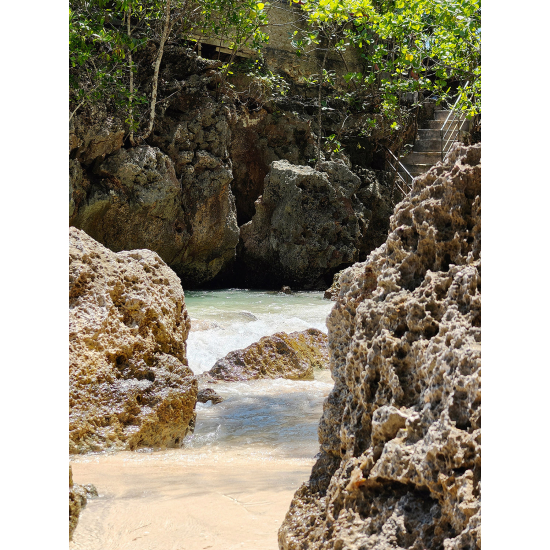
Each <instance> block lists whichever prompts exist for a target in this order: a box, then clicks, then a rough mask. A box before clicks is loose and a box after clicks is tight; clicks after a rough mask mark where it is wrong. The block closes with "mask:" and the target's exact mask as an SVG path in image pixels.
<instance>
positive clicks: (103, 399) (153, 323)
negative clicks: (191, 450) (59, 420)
mask: <svg viewBox="0 0 550 550" xmlns="http://www.w3.org/2000/svg"><path fill="white" fill-rule="evenodd" d="M69 244H70V248H69V360H70V364H69V380H70V393H69V405H70V421H69V452H71V453H85V452H90V451H101V450H105V449H113V450H121V449H135V448H137V447H139V446H150V447H174V446H178V445H179V444H180V443H181V441H182V439H183V438H184V437H185V434H186V433H187V432H189V431H192V429H193V427H194V423H195V410H194V409H195V403H196V397H197V380H196V378H195V377H194V376H193V373H192V371H191V369H189V367H188V366H187V358H186V339H187V335H188V333H189V328H190V322H189V317H188V314H187V310H186V308H185V300H184V295H183V290H182V288H181V284H180V282H179V280H178V278H177V276H176V274H175V273H174V272H173V271H172V270H171V269H169V268H168V267H167V266H166V264H165V263H164V262H163V261H162V260H161V259H160V257H159V256H158V255H157V254H156V253H155V252H151V251H150V250H132V251H130V252H119V253H118V254H117V253H114V252H111V251H110V250H108V249H106V248H105V247H103V246H102V245H101V244H99V243H97V242H96V241H94V240H93V239H92V238H91V237H89V236H88V235H86V233H84V232H83V231H80V230H78V229H75V228H70V229H69Z"/></svg>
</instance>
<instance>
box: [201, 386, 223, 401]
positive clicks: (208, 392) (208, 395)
mask: <svg viewBox="0 0 550 550" xmlns="http://www.w3.org/2000/svg"><path fill="white" fill-rule="evenodd" d="M197 401H199V402H200V403H207V402H208V401H212V404H213V405H216V404H217V403H221V402H222V401H223V397H221V396H220V395H218V394H217V393H216V392H215V391H214V390H213V389H212V388H204V389H202V390H199V393H198V394H197Z"/></svg>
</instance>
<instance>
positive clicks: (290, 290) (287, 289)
mask: <svg viewBox="0 0 550 550" xmlns="http://www.w3.org/2000/svg"><path fill="white" fill-rule="evenodd" d="M281 292H282V293H284V294H292V289H291V288H290V287H289V286H283V287H282V288H281Z"/></svg>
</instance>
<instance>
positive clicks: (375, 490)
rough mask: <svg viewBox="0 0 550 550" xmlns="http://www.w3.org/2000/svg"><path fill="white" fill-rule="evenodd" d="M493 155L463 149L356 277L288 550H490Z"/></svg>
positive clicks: (396, 221) (418, 184)
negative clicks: (488, 294)
mask: <svg viewBox="0 0 550 550" xmlns="http://www.w3.org/2000/svg"><path fill="white" fill-rule="evenodd" d="M480 195H481V145H474V146H471V147H465V146H462V145H455V146H454V148H453V149H452V150H451V152H450V154H449V155H448V157H447V158H446V161H445V163H439V164H437V165H436V166H434V167H433V168H432V169H430V171H429V172H427V173H426V174H424V175H422V176H420V177H418V178H416V180H415V182H414V186H413V190H412V192H411V193H410V195H409V196H407V197H406V198H405V199H404V200H403V201H402V202H401V203H399V204H398V205H397V206H396V209H395V212H394V215H393V217H392V218H391V222H390V223H391V231H390V234H389V236H388V239H387V241H386V243H385V244H383V245H382V246H380V247H379V248H378V249H376V250H374V251H373V252H372V253H371V254H370V256H369V257H368V258H367V260H366V261H365V262H363V263H358V264H355V265H353V266H352V267H350V268H348V269H347V270H345V271H344V272H343V273H342V274H341V276H340V278H339V282H340V291H339V294H338V298H337V301H336V303H335V306H334V308H333V310H332V312H331V314H330V315H329V317H328V320H327V325H328V329H329V346H330V354H331V362H330V368H331V371H332V376H333V378H334V380H335V385H334V389H333V390H332V392H331V394H330V395H329V397H328V398H327V400H326V401H325V404H324V411H323V416H322V418H321V421H320V425H319V441H320V444H321V453H320V456H319V459H318V461H317V463H316V464H315V466H314V467H313V470H312V473H311V477H310V480H309V482H308V483H306V484H304V485H303V486H302V487H301V488H300V489H299V490H298V491H297V493H296V494H295V496H294V499H293V501H292V503H291V507H290V510H289V512H288V513H287V516H286V518H285V520H284V523H283V525H282V526H281V528H280V530H279V547H280V548H281V549H284V550H298V549H300V550H302V549H305V548H307V549H308V550H314V549H323V550H328V549H339V550H342V549H354V550H355V549H357V550H358V549H369V550H386V549H389V548H403V549H405V548H406V549H414V550H421V549H434V550H435V549H444V550H451V549H454V550H458V549H460V550H466V549H476V548H477V549H478V548H480V547H481V481H480V479H481V411H480V405H481V196H480Z"/></svg>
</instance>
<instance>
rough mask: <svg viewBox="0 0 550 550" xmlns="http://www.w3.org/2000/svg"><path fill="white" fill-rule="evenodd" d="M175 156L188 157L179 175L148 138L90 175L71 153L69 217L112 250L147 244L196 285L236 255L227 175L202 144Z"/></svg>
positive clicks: (236, 235) (234, 221) (236, 232)
mask: <svg viewBox="0 0 550 550" xmlns="http://www.w3.org/2000/svg"><path fill="white" fill-rule="evenodd" d="M174 155H175V153H174ZM178 155H179V156H178V157H177V158H183V156H185V155H187V156H185V159H186V162H188V163H189V164H185V165H184V166H183V165H182V167H181V170H182V171H183V175H181V177H179V178H178V176H177V172H176V170H175V167H174V161H173V160H172V159H171V158H170V157H169V156H168V155H166V154H164V153H163V152H162V151H161V150H160V149H158V148H157V147H151V146H149V145H140V146H138V147H134V148H131V149H119V150H118V151H117V152H116V153H114V154H113V155H111V156H109V157H108V158H106V160H104V161H103V162H101V163H97V165H96V166H95V168H94V170H93V173H92V174H90V172H89V171H88V172H84V171H83V170H82V166H81V165H80V163H79V162H78V161H77V160H71V161H70V184H71V185H70V189H71V191H70V193H71V194H70V202H69V204H70V223H71V224H72V225H74V226H75V227H78V228H79V229H82V230H84V231H86V232H87V233H88V234H89V235H90V236H92V237H93V238H94V239H96V240H97V241H99V242H101V243H102V244H103V245H105V246H107V247H108V248H110V249H111V250H114V251H120V250H131V249H136V248H147V249H150V250H154V251H155V252H157V253H158V254H159V256H160V257H161V258H162V259H163V260H164V261H165V262H166V263H167V264H168V265H169V266H170V267H171V268H172V269H174V271H176V273H177V274H178V275H179V276H180V277H181V279H182V280H183V281H184V283H185V284H189V285H192V286H196V285H199V284H200V283H202V282H205V281H208V280H210V279H212V278H213V277H215V276H216V275H217V274H218V273H219V271H220V270H221V269H222V267H223V266H224V265H225V264H226V263H228V262H230V261H232V260H233V258H234V257H235V247H236V245H237V243H238V240H239V229H238V227H237V218H236V211H235V200H234V198H233V195H232V194H231V189H230V185H229V183H230V181H231V179H232V174H231V170H230V169H229V168H228V167H227V165H226V164H224V163H222V162H221V160H220V159H219V158H217V157H214V156H213V155H212V154H211V153H209V152H207V151H197V152H196V153H194V152H193V151H183V152H181V153H179V152H178ZM182 155H183V156H182ZM182 162H183V161H182ZM175 166H176V167H177V166H179V165H178V164H176V165H175Z"/></svg>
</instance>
